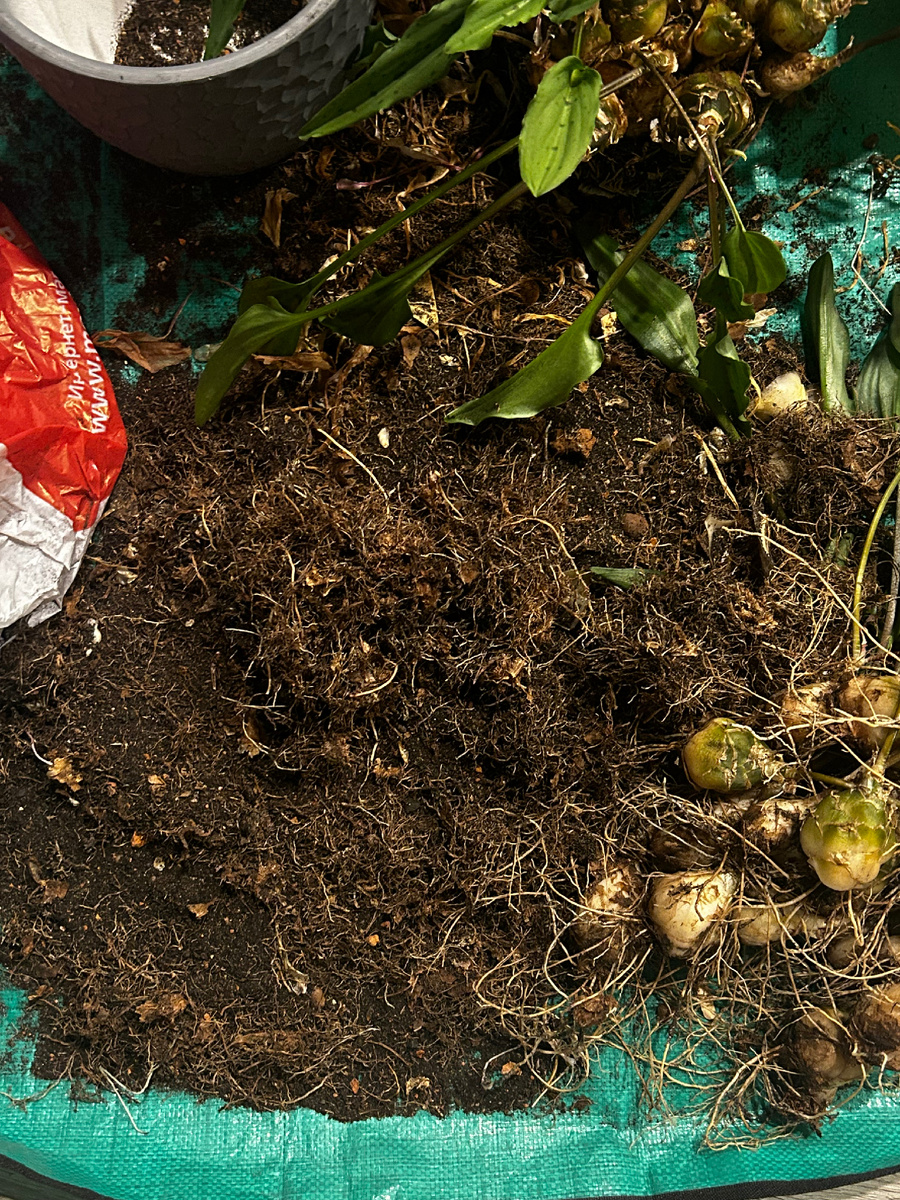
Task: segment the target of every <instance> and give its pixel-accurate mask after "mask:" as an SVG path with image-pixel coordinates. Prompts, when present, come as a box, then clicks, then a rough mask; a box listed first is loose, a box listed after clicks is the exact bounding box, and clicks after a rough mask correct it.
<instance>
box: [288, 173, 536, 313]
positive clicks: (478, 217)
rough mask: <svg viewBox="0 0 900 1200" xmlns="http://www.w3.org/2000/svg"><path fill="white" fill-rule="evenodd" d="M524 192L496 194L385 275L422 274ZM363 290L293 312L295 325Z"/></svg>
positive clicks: (518, 189) (333, 308)
mask: <svg viewBox="0 0 900 1200" xmlns="http://www.w3.org/2000/svg"><path fill="white" fill-rule="evenodd" d="M527 191H528V188H527V186H526V185H525V184H524V183H521V182H520V183H517V184H516V185H515V186H514V187H511V188H510V189H509V190H508V191H506V192H504V193H503V195H502V196H499V197H498V198H497V199H496V200H495V201H494V202H493V204H489V205H488V206H487V208H485V209H482V211H481V212H479V213H476V214H475V216H474V217H472V219H471V220H470V221H467V222H466V223H465V225H462V226H461V227H460V228H459V229H457V230H456V232H455V233H451V235H450V236H449V237H448V238H444V240H443V241H442V242H439V243H438V245H437V246H435V247H434V248H433V249H432V250H428V251H426V252H425V254H422V255H420V256H419V257H418V258H416V259H413V261H412V262H411V263H408V264H407V265H406V266H405V267H401V268H400V270H399V271H395V272H394V275H393V276H388V278H394V277H396V276H398V275H402V274H404V273H409V274H413V273H414V272H416V271H418V273H419V274H422V275H424V273H425V271H427V270H429V268H430V267H431V265H432V264H433V263H436V262H437V261H438V259H440V258H443V256H444V255H445V254H446V253H447V251H448V250H450V249H451V248H452V247H453V246H455V245H456V243H457V242H461V241H462V239H463V238H464V237H466V235H467V234H470V233H471V232H472V230H473V229H477V228H478V226H479V225H482V224H484V222H485V221H489V220H490V219H491V217H495V216H496V215H497V213H499V212H502V210H503V209H504V208H506V207H507V206H508V205H510V204H512V202H513V201H514V200H518V199H519V197H520V196H524V195H525V194H526V192H527ZM423 264H427V265H423ZM365 290H366V289H365V288H362V289H361V291H358V292H351V293H350V295H349V296H343V297H341V299H340V300H333V301H332V302H331V304H323V305H322V306H321V307H320V308H311V309H308V310H306V311H305V312H301V313H295V314H294V315H295V317H296V318H297V323H298V325H301V324H302V325H305V324H306V323H307V322H308V321H315V320H321V319H323V318H325V317H333V316H334V315H335V314H336V313H339V312H340V311H341V309H343V308H346V307H347V305H348V304H350V303H351V302H355V301H357V300H358V298H359V297H360V296H361V295H363V293H364V292H365Z"/></svg>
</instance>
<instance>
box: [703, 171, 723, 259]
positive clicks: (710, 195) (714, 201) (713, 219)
mask: <svg viewBox="0 0 900 1200" xmlns="http://www.w3.org/2000/svg"><path fill="white" fill-rule="evenodd" d="M718 186H719V185H718V184H717V183H716V180H715V177H714V176H713V174H712V172H710V173H709V174H708V175H707V177H706V203H707V207H708V209H709V253H710V256H711V258H712V269H713V270H715V269H716V264H717V263H718V261H719V259H720V258H721V257H722V245H721V238H720V234H721V221H722V216H721V213H720V211H719V192H718Z"/></svg>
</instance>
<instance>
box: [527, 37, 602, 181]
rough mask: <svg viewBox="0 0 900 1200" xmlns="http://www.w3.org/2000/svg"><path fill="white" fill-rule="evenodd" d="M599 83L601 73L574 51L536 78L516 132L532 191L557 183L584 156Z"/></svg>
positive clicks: (596, 102)
mask: <svg viewBox="0 0 900 1200" xmlns="http://www.w3.org/2000/svg"><path fill="white" fill-rule="evenodd" d="M602 87H603V81H602V80H601V78H600V76H599V74H598V73H597V72H596V71H595V70H593V68H591V67H586V66H585V65H584V63H583V62H582V61H581V59H580V58H578V57H577V56H576V55H574V54H573V55H570V56H569V57H568V58H563V59H561V60H560V61H559V62H558V63H555V64H554V65H553V66H552V67H551V68H550V70H549V71H547V73H546V74H545V75H544V78H543V79H542V80H541V82H540V83H539V84H538V89H537V92H535V95H534V98H533V99H532V101H531V103H530V104H529V105H528V108H527V110H526V112H525V119H524V120H523V121H522V133H521V135H520V137H519V171H520V172H521V175H522V178H523V179H524V181H525V183H526V184H527V185H528V190H529V191H530V192H531V194H532V195H533V196H543V195H544V193H545V192H549V191H552V189H553V188H555V187H558V186H559V184H561V183H562V182H563V180H565V179H568V178H569V176H570V175H571V174H572V172H573V171H574V170H575V168H576V167H577V166H578V164H579V163H580V162H581V160H582V158H584V156H585V154H586V152H587V150H588V148H589V146H590V144H591V135H592V134H593V132H594V124H595V122H596V120H597V106H598V104H599V103H600V91H601V89H602Z"/></svg>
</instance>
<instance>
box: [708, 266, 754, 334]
mask: <svg viewBox="0 0 900 1200" xmlns="http://www.w3.org/2000/svg"><path fill="white" fill-rule="evenodd" d="M697 299H698V300H699V301H700V303H701V304H708V305H709V306H710V308H714V309H715V310H716V312H720V313H721V314H722V316H723V317H724V318H725V320H726V321H745V320H747V319H748V318H749V317H752V316H753V313H754V309H753V305H752V304H745V303H744V285H743V284H742V283H741V281H740V280H739V279H735V277H734V276H733V275H732V274H731V272H730V271H729V270H728V263H727V262H726V261H725V259H724V258H720V259H719V265H718V266H717V267H716V268H715V270H713V271H710V272H709V273H708V274H706V275H704V276H703V278H702V279H701V280H700V286H699V288H698V289H697Z"/></svg>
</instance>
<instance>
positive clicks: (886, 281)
mask: <svg viewBox="0 0 900 1200" xmlns="http://www.w3.org/2000/svg"><path fill="white" fill-rule="evenodd" d="M896 16H897V12H896V4H895V0H873V2H871V3H870V4H869V5H868V6H867V7H866V8H859V9H855V10H854V13H853V15H852V16H851V17H850V18H849V19H848V20H847V21H846V22H844V30H845V31H847V32H849V31H853V32H854V33H855V34H856V35H857V37H860V38H861V37H865V36H867V35H868V34H870V33H872V32H875V31H879V30H881V29H884V28H886V27H887V26H888V25H890V24H891V22H892V20H896ZM842 36H843V37H846V32H844V33H843V34H842ZM895 45H896V44H895ZM895 45H886V46H883V47H879V48H877V49H875V50H873V51H871V52H870V53H868V54H867V55H865V56H863V57H861V58H859V59H857V60H855V61H854V62H853V63H852V64H851V65H850V66H848V67H847V68H845V69H844V70H843V71H842V72H840V73H839V74H838V75H836V76H834V77H832V79H831V81H830V82H829V83H828V84H827V86H826V87H825V88H824V90H823V91H822V93H821V94H820V96H819V98H818V101H817V103H816V105H815V106H813V107H809V106H807V104H806V102H805V100H802V99H801V100H800V102H799V103H798V105H797V106H796V107H795V109H794V111H793V112H790V113H787V114H780V115H777V116H776V115H772V116H770V118H769V120H768V122H767V123H766V125H765V127H764V129H763V132H762V134H761V136H760V137H759V138H758V139H757V141H756V142H755V143H754V145H753V146H752V147H751V149H750V151H749V155H748V159H747V161H746V162H745V163H739V164H737V165H736V168H735V179H736V181H737V183H738V191H739V193H740V196H741V202H742V203H744V204H749V203H750V202H751V198H752V199H753V202H754V203H756V204H762V206H763V207H762V210H761V211H762V212H764V214H765V222H764V227H765V229H766V232H767V233H769V234H770V236H773V237H776V238H778V239H780V240H782V241H783V242H784V244H785V251H786V256H787V258H788V260H789V263H790V268H791V275H790V277H789V283H792V284H793V285H795V287H794V292H795V295H796V297H797V298H796V300H795V301H794V302H793V303H792V304H789V305H786V306H784V307H783V308H782V310H781V311H780V312H779V313H778V315H777V316H776V317H773V318H771V319H770V321H769V323H768V325H767V331H768V330H773V329H777V330H778V331H780V332H782V333H784V334H785V335H786V336H787V337H789V338H791V339H793V340H796V339H797V338H798V336H799V308H800V304H801V303H802V295H803V288H804V281H805V272H806V270H807V269H808V266H809V264H810V262H811V261H812V259H813V258H815V257H816V256H817V255H818V254H819V253H821V252H822V251H823V250H825V249H830V250H831V252H832V254H833V256H834V260H835V267H836V279H837V284H838V286H839V287H840V286H842V285H847V284H850V283H851V282H852V280H853V269H852V263H853V260H854V255H855V254H856V253H857V251H858V250H859V251H861V253H862V254H863V256H864V257H865V259H866V261H867V262H868V264H870V266H869V267H867V268H866V269H865V270H864V272H863V275H864V278H865V279H866V280H868V281H872V280H873V279H874V276H875V274H876V272H877V269H878V267H879V266H880V264H881V262H882V260H883V257H884V235H883V231H882V223H883V222H886V223H887V226H886V227H887V231H888V244H889V247H890V250H891V252H892V254H893V255H894V256H896V255H897V254H898V250H897V246H898V243H900V214H898V209H897V202H898V199H900V182H898V180H900V175H898V174H897V173H896V172H891V171H889V172H888V174H887V175H886V176H885V178H884V180H883V181H882V185H881V186H880V187H878V188H876V189H874V190H873V187H872V180H873V166H872V165H871V164H870V162H869V159H870V158H871V156H872V154H873V153H876V154H881V155H884V156H885V157H886V158H888V159H890V158H893V156H894V155H900V134H898V133H897V132H896V131H895V130H892V129H891V127H890V126H889V124H888V122H890V121H893V122H895V123H896V124H897V125H900V62H898V51H897V49H896V48H895ZM873 139H877V144H875V143H873ZM0 163H2V168H0V170H2V176H0V197H2V198H3V199H4V200H5V201H6V202H7V203H8V204H9V205H10V207H11V208H12V209H13V211H14V212H15V213H16V215H17V216H18V217H19V219H20V220H21V221H22V223H23V224H24V225H25V226H26V228H27V229H28V230H29V232H30V233H31V235H32V237H33V238H34V240H35V241H36V242H37V244H38V246H39V247H40V248H41V251H42V252H43V254H44V255H45V257H47V258H48V259H49V261H50V262H51V263H52V265H53V266H54V268H55V269H56V270H57V272H58V273H59V275H60V276H61V277H62V279H63V281H64V282H66V283H67V284H68V285H69V286H70V287H71V288H72V290H73V291H74V292H75V295H76V299H77V301H78V303H79V305H80V307H81V309H82V311H83V313H84V315H85V321H86V324H87V327H88V328H89V329H100V328H107V327H110V326H117V325H119V326H120V327H121V322H122V319H123V311H125V310H126V307H127V312H128V316H129V322H130V323H129V325H126V326H125V327H126V328H148V327H149V328H155V327H158V326H159V323H160V314H155V313H150V312H145V314H144V317H143V318H142V317H141V298H142V287H143V282H144V279H145V277H146V275H147V272H148V264H147V263H146V262H145V261H143V260H142V259H141V258H140V257H139V256H138V255H137V254H136V253H135V252H134V251H133V250H132V249H131V248H130V247H129V244H128V226H129V222H128V220H127V214H128V213H129V212H132V211H140V212H141V213H142V214H144V215H145V217H146V215H147V214H148V213H149V210H150V208H151V207H152V206H151V204H150V200H149V197H150V196H151V195H152V189H153V180H154V178H155V176H154V171H153V169H152V168H146V169H140V170H136V169H134V168H133V167H132V166H129V165H128V164H127V163H126V161H125V159H124V157H123V156H122V155H120V154H119V153H118V152H116V151H113V150H110V149H109V148H108V147H105V146H103V145H101V144H100V143H99V142H98V141H97V140H96V139H95V138H93V137H92V136H91V135H89V134H87V133H85V132H84V131H82V130H81V129H80V128H79V127H78V126H77V125H75V124H74V123H73V122H72V121H71V120H70V119H69V118H68V117H66V115H65V114H64V113H62V112H61V110H59V109H58V108H57V107H56V106H55V105H54V104H53V103H52V102H51V101H50V100H48V99H47V98H46V97H45V96H44V95H43V93H42V92H41V91H40V90H39V89H38V88H37V87H36V86H35V85H33V84H31V83H30V82H29V81H28V80H27V78H26V77H25V76H24V75H23V73H22V71H21V69H20V68H19V67H18V66H17V64H15V63H14V62H12V61H11V60H9V59H0ZM61 170H63V171H64V175H65V179H66V188H65V189H64V190H63V191H61V190H60V185H59V181H60V178H61ZM184 186H185V187H189V188H191V189H192V190H193V191H192V194H193V197H194V200H195V209H196V213H197V222H198V225H201V224H202V226H203V228H204V231H205V236H204V245H205V247H206V252H205V254H204V257H203V259H202V261H200V260H196V261H192V262H190V263H188V264H187V265H186V266H185V267H184V268H181V267H180V268H179V270H181V277H180V279H179V292H180V297H181V298H183V297H186V296H189V299H188V303H187V306H186V308H185V310H184V313H183V315H182V317H181V319H180V323H179V335H180V336H181V337H182V339H183V340H185V341H187V342H189V343H191V344H193V345H197V344H199V343H201V342H204V341H217V340H219V339H220V338H221V336H222V332H223V329H224V325H225V322H226V320H227V317H228V314H229V312H230V311H231V309H232V306H233V296H234V293H233V292H232V291H230V290H229V289H227V288H225V287H223V285H222V284H221V283H218V282H216V280H224V279H228V280H232V281H235V282H238V281H239V280H240V278H241V276H242V274H243V272H244V270H245V267H246V264H247V262H248V261H249V256H250V238H251V232H252V231H251V230H250V229H234V228H226V227H225V225H224V223H223V221H222V220H221V218H220V217H218V214H217V208H216V197H217V195H220V194H223V193H222V192H221V188H222V186H223V185H222V184H221V182H206V181H202V180H190V181H186V183H185V185H184ZM795 206H797V207H795ZM150 219H152V215H150ZM704 234H705V224H704V218H703V214H702V212H700V211H698V212H697V214H696V215H695V216H691V215H687V216H685V217H684V218H683V219H682V221H681V223H680V225H679V226H678V227H677V228H675V229H673V230H671V231H669V232H667V233H666V234H665V235H664V236H662V237H661V238H660V239H659V240H658V241H657V243H656V244H655V247H654V248H655V250H656V251H657V253H660V254H663V255H665V254H671V255H673V256H674V257H676V258H679V260H680V261H681V263H682V265H684V266H685V267H686V268H687V269H688V270H694V271H695V270H696V262H695V259H694V258H693V256H692V255H691V253H689V252H688V251H687V250H685V249H683V247H684V246H685V244H686V243H689V242H690V239H691V238H692V237H693V236H697V237H700V238H702V237H703V236H704ZM679 246H680V247H682V248H681V249H679ZM872 264H874V267H873V266H872ZM897 278H898V272H897V267H896V262H895V261H892V262H891V263H889V265H888V267H887V269H886V271H885V273H884V275H883V277H882V279H881V280H880V281H879V282H877V283H876V284H875V290H876V291H877V292H878V293H879V295H880V296H881V299H882V300H883V299H885V298H886V296H887V293H888V291H889V287H890V285H891V284H892V283H893V282H895V281H896V280H897ZM839 302H840V303H841V305H842V310H843V312H844V315H845V317H846V319H847V321H848V323H849V324H850V327H851V334H852V338H853V348H854V352H855V354H856V356H857V357H859V356H860V354H861V353H863V352H864V350H865V348H866V347H867V346H868V345H870V344H871V341H872V340H873V337H874V334H875V332H876V331H877V330H878V329H879V328H880V326H881V322H882V321H883V315H882V314H881V313H880V312H879V308H878V304H877V302H876V300H875V298H874V297H873V296H872V295H871V294H870V293H869V292H868V291H867V290H866V288H865V287H864V286H863V284H861V283H858V284H857V285H856V286H855V287H854V288H853V290H852V291H851V292H849V293H848V294H847V295H845V296H844V297H843V298H842V299H841V300H840V301H839ZM4 1003H5V1005H6V1016H5V1029H4V1030H2V1031H0V1044H4V1043H5V1042H6V1040H7V1039H8V1038H10V1037H11V1036H13V1035H15V1033H16V1031H18V1030H20V1029H21V1022H22V1021H23V1020H26V1017H25V1015H24V1014H25V1006H24V997H23V996H22V994H20V993H17V992H7V993H6V994H5V995H4ZM31 1047H32V1043H31V1042H30V1041H28V1040H19V1041H17V1042H15V1044H14V1051H13V1054H12V1061H10V1062H7V1065H6V1067H5V1068H4V1069H3V1072H2V1075H0V1154H2V1155H5V1156H6V1157H7V1158H9V1159H12V1160H14V1161H15V1162H17V1163H21V1164H23V1165H25V1166H26V1167H28V1168H30V1169H31V1170H33V1171H36V1172H38V1173H39V1174H42V1175H44V1176H48V1177H50V1178H52V1179H54V1180H59V1181H63V1182H65V1183H67V1184H70V1185H72V1186H75V1187H83V1188H90V1189H93V1190H95V1191H97V1192H99V1193H101V1194H102V1195H104V1196H109V1197H113V1198H115V1200H174V1198H176V1197H177V1198H179V1200H182V1198H184V1200H276V1198H277V1200H301V1198H302V1200H432V1198H435V1200H437V1198H438V1197H440V1198H441V1200H575V1198H577V1197H584V1198H587V1197H600V1196H648V1195H658V1194H661V1193H672V1192H679V1191H689V1190H695V1189H702V1188H712V1189H714V1194H715V1195H716V1196H717V1197H725V1196H728V1195H732V1196H735V1197H736V1196H738V1195H740V1196H755V1195H766V1194H772V1193H776V1192H779V1191H788V1190H798V1188H800V1187H801V1186H802V1183H803V1181H821V1180H827V1179H829V1178H834V1177H845V1176H849V1175H855V1174H858V1173H872V1172H879V1171H884V1170H886V1169H889V1168H891V1167H898V1166H900V1097H897V1098H896V1099H894V1098H892V1096H891V1094H890V1093H888V1094H879V1093H876V1092H874V1091H872V1092H865V1093H863V1094H861V1095H859V1096H857V1097H855V1098H854V1099H852V1100H851V1101H849V1102H848V1103H847V1105H846V1106H845V1107H844V1108H843V1109H842V1110H841V1111H840V1113H839V1114H838V1116H837V1117H836V1119H835V1120H834V1121H833V1122H832V1123H830V1124H829V1125H827V1126H826V1128H825V1129H824V1131H823V1136H822V1137H814V1136H810V1137H808V1138H795V1139H792V1140H782V1141H773V1142H771V1143H770V1144H767V1145H764V1146H763V1147H762V1148H760V1149H757V1150H753V1151H750V1150H738V1149H727V1150H721V1151H716V1152H712V1151H704V1150H700V1149H699V1146H700V1143H701V1141H702V1137H703V1128H702V1126H700V1125H698V1124H696V1123H694V1122H692V1121H691V1120H689V1119H687V1118H684V1117H682V1118H680V1119H671V1120H663V1119H661V1118H660V1119H657V1120H655V1121H650V1122H648V1121H646V1120H645V1119H643V1118H642V1117H640V1116H638V1112H639V1106H638V1095H637V1088H636V1083H635V1080H634V1076H633V1073H632V1071H631V1068H630V1066H629V1064H628V1063H627V1061H626V1060H625V1059H624V1058H616V1057H615V1056H614V1055H613V1054H608V1055H606V1056H605V1057H604V1058H603V1059H602V1060H601V1062H600V1063H599V1064H598V1067H597V1070H596V1072H595V1074H594V1077H593V1079H592V1080H591V1082H590V1083H589V1085H588V1086H587V1087H586V1089H585V1093H586V1095H587V1096H589V1097H590V1099H591V1100H592V1104H591V1106H590V1107H589V1108H587V1109H586V1110H584V1111H579V1112H575V1111H570V1112H568V1113H557V1114H554V1115H541V1114H540V1113H538V1112H537V1111H535V1112H533V1113H517V1114H515V1115H512V1116H502V1115H494V1116H472V1115H466V1114H463V1113H457V1114H453V1115H451V1116H449V1117H447V1118H446V1119H445V1120H437V1119H436V1118H434V1117H431V1116H428V1115H426V1114H423V1113H420V1114H419V1115H418V1116H415V1117H412V1118H402V1117H397V1118H391V1119H384V1120H370V1121H363V1122H358V1123H356V1124H341V1123H338V1122H335V1121H332V1120H330V1119H328V1118H327V1117H324V1116H321V1115H319V1114H317V1113H313V1112H310V1111H306V1110H298V1111H295V1112H291V1113H286V1114H285V1113H277V1114H275V1113H270V1114H260V1113H254V1112H250V1111H248V1110H232V1111H227V1112H222V1111H220V1108H219V1106H218V1105H216V1104H214V1103H209V1102H208V1103H204V1104H197V1103H196V1102H195V1101H194V1100H193V1099H192V1098H190V1097H188V1096H181V1095H173V1094H159V1093H154V1092H152V1091H151V1092H150V1093H149V1094H148V1095H147V1096H145V1097H144V1098H143V1100H142V1103H141V1104H140V1106H139V1107H138V1106H134V1107H133V1108H132V1109H131V1112H132V1115H133V1116H134V1118H135V1120H136V1122H137V1124H138V1125H139V1126H140V1128H141V1129H142V1130H145V1131H146V1133H145V1134H141V1133H138V1132H137V1131H136V1129H135V1128H134V1127H133V1126H132V1124H131V1122H130V1121H129V1120H128V1118H127V1116H126V1114H125V1113H124V1112H123V1110H122V1108H121V1107H120V1105H119V1104H118V1102H117V1101H116V1099H115V1097H114V1096H111V1095H107V1096H106V1097H105V1099H104V1102H102V1103H94V1104H85V1103H82V1104H79V1105H78V1106H74V1105H73V1104H72V1103H71V1102H70V1099H69V1097H68V1091H67V1086H66V1085H65V1084H63V1085H61V1086H59V1087H57V1088H55V1089H53V1090H52V1091H50V1092H48V1093H47V1094H46V1095H45V1096H43V1098H41V1099H39V1100H35V1101H34V1102H33V1103H29V1104H21V1103H20V1104H16V1103H14V1102H13V1098H21V1097H28V1096H31V1095H33V1094H34V1093H37V1092H39V1091H41V1090H42V1089H43V1088H44V1087H45V1082H44V1081H40V1080H36V1079H35V1078H34V1077H33V1076H32V1075H31V1074H30V1071H29V1052H30V1049H31ZM4 1097H5V1098H4ZM4 1183H5V1184H6V1185H7V1187H8V1188H9V1190H11V1191H13V1194H15V1192H14V1189H13V1188H12V1187H11V1186H10V1185H9V1184H8V1181H5V1180H3V1176H2V1173H0V1193H2V1190H3V1186H4ZM741 1185H749V1186H741ZM732 1186H734V1190H732V1191H729V1190H728V1189H729V1188H730V1187H732Z"/></svg>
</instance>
